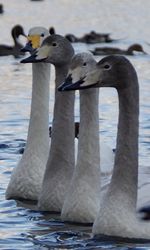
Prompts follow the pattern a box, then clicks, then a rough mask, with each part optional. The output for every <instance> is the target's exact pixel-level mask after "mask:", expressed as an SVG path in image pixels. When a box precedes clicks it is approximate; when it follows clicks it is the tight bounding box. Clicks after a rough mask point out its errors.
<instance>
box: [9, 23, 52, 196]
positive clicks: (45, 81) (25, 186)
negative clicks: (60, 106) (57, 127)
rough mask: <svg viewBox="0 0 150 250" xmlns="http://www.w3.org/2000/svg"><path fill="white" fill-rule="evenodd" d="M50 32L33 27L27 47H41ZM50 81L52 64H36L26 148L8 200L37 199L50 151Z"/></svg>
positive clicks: (13, 177)
mask: <svg viewBox="0 0 150 250" xmlns="http://www.w3.org/2000/svg"><path fill="white" fill-rule="evenodd" d="M48 35H49V31H48V30H47V29H45V28H43V27H34V28H31V29H30V31H29V35H28V43H27V45H26V47H25V51H26V50H31V51H32V49H35V48H37V47H38V46H40V44H41V43H42V41H43V39H44V38H46V37H47V36H48ZM49 81H50V65H49V64H47V63H37V64H32V99H31V113H30V120H29V128H28V136H27V143H26V148H25V151H24V153H23V155H22V158H21V159H20V161H19V163H18V165H17V166H16V167H15V168H14V169H13V172H12V174H11V178H10V181H9V184H8V187H7V190H6V198H7V199H21V198H23V199H29V200H37V199H38V197H39V193H40V190H41V186H42V179H43V175H44V172H45V167H46V162H47V159H48V153H49V138H48V134H49Z"/></svg>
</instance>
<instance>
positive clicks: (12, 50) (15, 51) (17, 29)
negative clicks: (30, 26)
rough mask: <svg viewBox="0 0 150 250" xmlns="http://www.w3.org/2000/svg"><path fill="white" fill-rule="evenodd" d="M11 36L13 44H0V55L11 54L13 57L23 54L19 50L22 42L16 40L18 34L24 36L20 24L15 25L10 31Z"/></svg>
mask: <svg viewBox="0 0 150 250" xmlns="http://www.w3.org/2000/svg"><path fill="white" fill-rule="evenodd" d="M11 35H12V38H13V40H14V46H9V45H4V44H0V56H9V55H13V56H14V57H16V58H17V57H20V56H23V55H24V54H25V53H24V52H23V51H21V48H22V44H21V43H20V42H19V41H18V38H19V36H20V35H22V36H25V37H26V35H25V33H24V30H23V27H22V26H21V25H16V26H14V27H13V28H12V31H11Z"/></svg>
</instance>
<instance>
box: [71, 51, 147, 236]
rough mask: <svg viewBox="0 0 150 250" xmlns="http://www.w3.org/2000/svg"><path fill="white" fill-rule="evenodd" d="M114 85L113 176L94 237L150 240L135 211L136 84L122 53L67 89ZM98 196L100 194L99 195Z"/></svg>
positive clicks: (137, 113) (136, 177)
mask: <svg viewBox="0 0 150 250" xmlns="http://www.w3.org/2000/svg"><path fill="white" fill-rule="evenodd" d="M101 87H113V88H115V89H116V90H117V93H118V99H119V119H118V131H117V146H116V154H115V162H114V168H113V173H112V178H111V181H110V184H109V187H108V189H107V191H106V193H105V196H104V198H103V201H102V202H101V205H100V209H99V212H98V214H97V216H96V219H95V221H94V224H93V227H92V233H93V235H94V236H96V237H97V238H99V237H101V236H102V235H103V236H106V237H108V238H109V237H115V239H116V238H117V237H119V239H121V240H122V241H124V240H127V239H129V240H137V241H139V240H150V224H149V223H146V222H145V221H142V220H139V218H137V213H136V204H137V188H138V168H139V164H138V134H139V83H138V77H137V73H136V70H135V68H134V66H133V65H132V64H131V62H130V61H129V60H128V59H127V58H126V57H124V56H120V55H110V56H107V57H104V58H103V59H101V60H100V61H99V62H98V63H97V65H96V68H95V69H94V70H93V68H91V71H89V72H88V73H87V74H86V75H84V76H82V79H80V78H79V79H78V80H77V77H76V82H75V83H74V84H72V86H71V85H70V86H68V87H67V88H68V89H70V90H75V89H82V90H83V91H84V90H85V89H88V88H101ZM99 195H100V194H99Z"/></svg>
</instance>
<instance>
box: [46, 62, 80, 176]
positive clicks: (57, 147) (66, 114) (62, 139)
mask: <svg viewBox="0 0 150 250" xmlns="http://www.w3.org/2000/svg"><path fill="white" fill-rule="evenodd" d="M68 67H69V65H64V66H63V67H55V71H56V81H55V84H56V88H55V104H54V118H53V123H52V138H51V149H50V154H49V159H48V164H47V168H48V169H49V173H50V172H51V171H52V172H53V171H55V172H56V171H57V170H58V171H59V169H60V168H61V169H62V171H65V170H67V171H66V175H67V174H69V175H71V174H72V171H73V168H74V164H75V154H74V99H75V93H74V92H64V93H61V92H59V91H58V90H57V87H58V86H59V85H60V84H62V83H63V82H64V80H65V78H66V75H67V72H68ZM54 166H55V168H54Z"/></svg>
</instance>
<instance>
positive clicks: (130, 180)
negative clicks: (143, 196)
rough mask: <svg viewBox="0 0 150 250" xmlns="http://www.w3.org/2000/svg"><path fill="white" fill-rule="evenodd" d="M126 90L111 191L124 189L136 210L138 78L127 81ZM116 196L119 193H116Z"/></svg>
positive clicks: (120, 93)
mask: <svg viewBox="0 0 150 250" xmlns="http://www.w3.org/2000/svg"><path fill="white" fill-rule="evenodd" d="M128 86H129V87H127V88H126V89H120V90H118V96H119V122H118V133H117V148H116V157H115V165H114V171H113V176H112V182H111V186H110V187H111V189H112V193H113V192H114V194H115V193H116V192H119V193H120V192H121V193H122V194H123V193H124V195H125V196H126V197H127V199H125V197H123V195H122V202H123V203H126V202H127V203H128V206H129V204H130V206H131V207H132V208H133V209H135V208H136V201H137V183H138V130H139V121H138V119H139V88H138V80H136V79H134V82H133V81H128ZM114 189H115V191H114ZM115 195H116V194H115Z"/></svg>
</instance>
